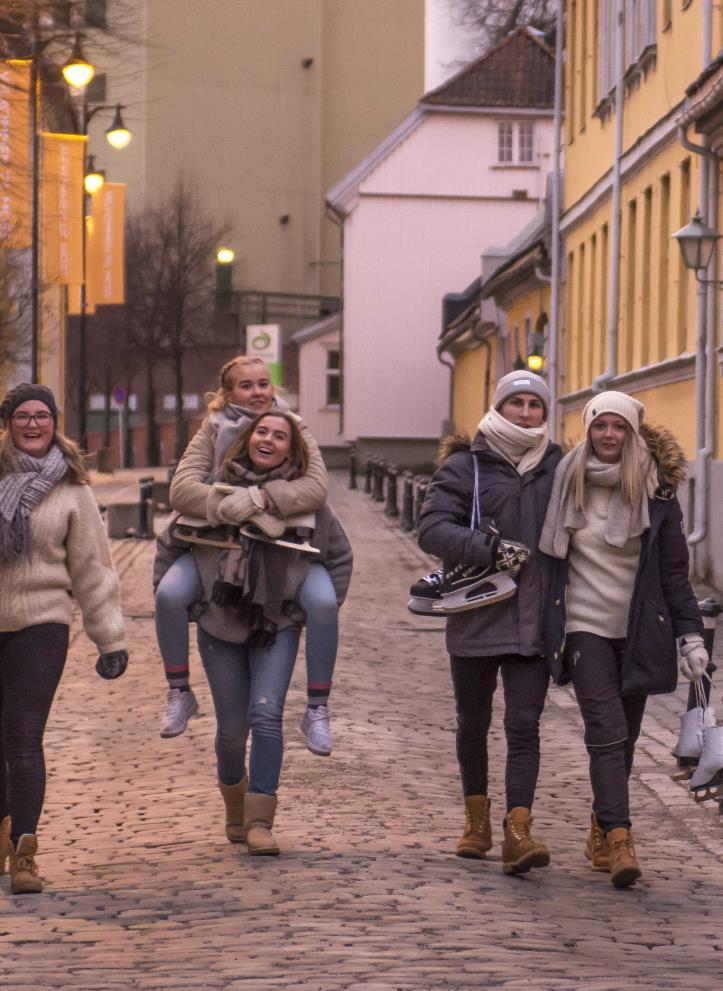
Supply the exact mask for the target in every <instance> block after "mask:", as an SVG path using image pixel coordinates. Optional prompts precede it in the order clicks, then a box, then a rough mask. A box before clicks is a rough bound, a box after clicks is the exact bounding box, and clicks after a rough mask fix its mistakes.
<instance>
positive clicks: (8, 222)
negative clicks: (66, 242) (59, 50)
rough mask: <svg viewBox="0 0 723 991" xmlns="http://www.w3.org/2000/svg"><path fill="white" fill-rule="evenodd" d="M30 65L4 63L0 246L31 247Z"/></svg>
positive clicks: (0, 79)
mask: <svg viewBox="0 0 723 991" xmlns="http://www.w3.org/2000/svg"><path fill="white" fill-rule="evenodd" d="M29 94H30V63H29V62H26V61H11V62H0V245H2V246H3V247H6V248H28V247H30V152H31V147H30V145H31V136H30V103H29V100H30V96H29Z"/></svg>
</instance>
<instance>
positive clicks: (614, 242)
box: [592, 0, 625, 392]
mask: <svg viewBox="0 0 723 991" xmlns="http://www.w3.org/2000/svg"><path fill="white" fill-rule="evenodd" d="M624 46H625V0H616V4H615V158H614V160H613V175H612V216H611V218H610V283H609V287H608V333H607V351H608V364H607V368H606V369H605V371H604V372H603V373H602V375H598V377H597V378H595V379H593V381H592V389H593V392H602V391H603V390H604V389H605V388H607V386H608V383H609V382H610V381H611V379H614V378H615V376H616V375H617V373H618V303H619V298H620V194H621V185H622V177H621V174H620V163H621V159H622V156H623V107H624V103H625V79H624V75H623V74H624V72H625V61H624V56H625V47H624Z"/></svg>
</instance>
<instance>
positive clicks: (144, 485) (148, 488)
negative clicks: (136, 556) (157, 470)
mask: <svg viewBox="0 0 723 991" xmlns="http://www.w3.org/2000/svg"><path fill="white" fill-rule="evenodd" d="M139 482H140V490H139V492H138V533H137V534H136V536H137V537H138V538H139V539H140V540H150V539H151V538H152V537H153V534H152V533H151V532H150V530H151V528H150V527H149V525H148V507H149V506H151V505H153V476H152V475H149V476H147V477H145V478H141V479H139Z"/></svg>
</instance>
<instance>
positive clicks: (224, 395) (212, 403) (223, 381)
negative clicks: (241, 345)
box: [204, 354, 269, 413]
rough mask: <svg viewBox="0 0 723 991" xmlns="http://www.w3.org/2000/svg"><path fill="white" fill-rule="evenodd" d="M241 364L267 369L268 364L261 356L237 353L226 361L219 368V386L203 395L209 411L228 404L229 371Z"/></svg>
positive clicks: (229, 391) (230, 386)
mask: <svg viewBox="0 0 723 991" xmlns="http://www.w3.org/2000/svg"><path fill="white" fill-rule="evenodd" d="M241 365H261V367H262V368H265V369H266V371H268V370H269V369H268V366H267V364H266V362H265V361H264V360H263V358H250V357H248V356H247V355H245V354H237V355H236V357H235V358H232V359H231V360H230V361H227V362H226V364H225V365H224V366H223V367H222V368H221V371H220V372H219V376H218V379H219V386H218V389H216V391H215V392H207V393H206V395H205V397H204V398H205V400H206V404H207V406H206V408H207V410H208V412H209V413H214V412H215V411H216V410H221V409H224V408H225V407H226V406H228V402H229V396H230V395H231V390H232V389H233V380H232V378H231V372H232V371H233V370H234V368H239V367H240V366H241Z"/></svg>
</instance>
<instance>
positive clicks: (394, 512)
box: [384, 465, 399, 516]
mask: <svg viewBox="0 0 723 991" xmlns="http://www.w3.org/2000/svg"><path fill="white" fill-rule="evenodd" d="M398 474H399V472H398V471H397V468H396V466H395V465H389V466H388V467H387V503H386V505H385V507H384V512H385V513H386V515H387V516H399V507H398V506H397V476H398Z"/></svg>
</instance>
